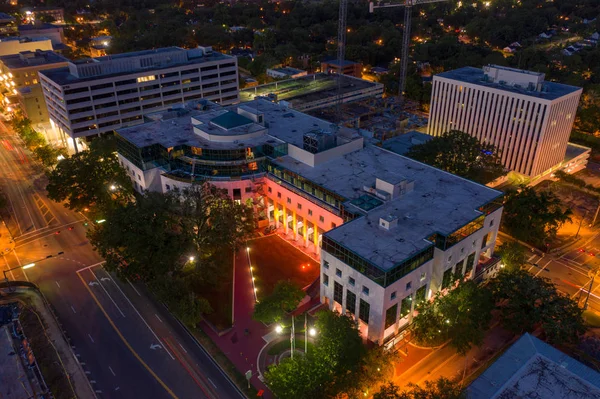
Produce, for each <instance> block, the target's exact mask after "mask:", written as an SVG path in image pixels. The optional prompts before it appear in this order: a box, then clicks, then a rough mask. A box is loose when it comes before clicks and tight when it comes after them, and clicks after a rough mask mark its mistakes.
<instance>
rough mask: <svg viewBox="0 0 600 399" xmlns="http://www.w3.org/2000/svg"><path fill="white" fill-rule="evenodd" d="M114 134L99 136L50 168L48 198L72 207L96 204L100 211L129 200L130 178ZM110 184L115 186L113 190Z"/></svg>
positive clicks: (48, 173) (98, 212)
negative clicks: (117, 147)
mask: <svg viewBox="0 0 600 399" xmlns="http://www.w3.org/2000/svg"><path fill="white" fill-rule="evenodd" d="M112 140H113V139H112V138H108V137H106V138H97V139H95V140H94V141H92V143H91V145H90V148H89V150H85V151H80V152H79V153H77V154H74V155H72V156H70V157H65V159H63V160H62V161H60V162H59V163H58V164H57V165H56V168H55V169H54V170H51V171H48V172H47V176H48V185H47V186H46V190H47V191H48V198H50V199H51V200H53V201H57V202H63V201H65V202H66V205H67V207H68V208H69V209H74V210H77V211H83V210H84V209H85V208H93V211H94V213H95V214H101V213H102V212H103V211H104V210H105V208H109V207H112V206H113V205H115V204H117V203H123V202H126V201H129V200H130V199H131V196H132V192H133V189H132V186H131V180H130V179H129V177H128V176H127V173H126V172H125V170H124V169H123V168H121V166H120V165H119V160H118V158H117V155H116V152H115V151H114V147H113V145H112V144H113V141H112ZM111 186H114V187H116V189H115V190H111Z"/></svg>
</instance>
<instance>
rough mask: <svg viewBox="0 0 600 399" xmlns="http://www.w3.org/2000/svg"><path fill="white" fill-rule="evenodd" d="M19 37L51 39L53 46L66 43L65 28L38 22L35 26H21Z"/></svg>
mask: <svg viewBox="0 0 600 399" xmlns="http://www.w3.org/2000/svg"><path fill="white" fill-rule="evenodd" d="M19 35H21V36H26V37H30V38H32V39H33V38H40V37H41V38H45V39H50V41H51V42H52V45H54V46H56V45H61V44H64V42H65V35H64V28H63V27H62V26H59V25H53V24H48V23H44V22H37V23H34V24H27V25H19Z"/></svg>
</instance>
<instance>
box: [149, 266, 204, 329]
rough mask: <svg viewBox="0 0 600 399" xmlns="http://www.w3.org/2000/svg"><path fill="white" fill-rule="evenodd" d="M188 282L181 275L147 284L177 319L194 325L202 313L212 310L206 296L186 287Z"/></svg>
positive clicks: (191, 325)
mask: <svg viewBox="0 0 600 399" xmlns="http://www.w3.org/2000/svg"><path fill="white" fill-rule="evenodd" d="M188 285H189V282H188V281H186V280H185V279H184V278H182V277H169V276H166V277H164V278H160V279H156V280H153V281H151V282H150V284H149V286H150V289H151V290H152V291H153V293H154V294H155V295H156V296H157V297H158V298H159V299H160V300H161V301H163V302H164V303H165V304H166V305H167V306H168V307H169V310H170V311H171V312H173V313H174V314H175V315H176V316H177V317H178V318H179V320H181V321H182V322H183V323H184V324H186V325H187V326H189V327H195V326H196V324H198V323H199V322H200V319H201V317H202V315H204V314H208V313H211V312H212V308H211V306H210V303H209V302H208V300H206V298H201V297H199V296H197V295H196V294H195V293H194V292H193V291H192V290H191V289H189V287H188Z"/></svg>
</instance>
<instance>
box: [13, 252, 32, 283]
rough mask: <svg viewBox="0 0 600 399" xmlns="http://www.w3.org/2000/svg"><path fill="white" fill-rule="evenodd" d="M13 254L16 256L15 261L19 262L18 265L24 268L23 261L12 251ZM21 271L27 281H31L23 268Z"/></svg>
mask: <svg viewBox="0 0 600 399" xmlns="http://www.w3.org/2000/svg"><path fill="white" fill-rule="evenodd" d="M12 254H13V255H14V256H15V259H16V260H17V263H18V264H19V266H23V264H22V263H21V259H19V256H18V255H17V252H16V251H12ZM21 271H22V272H23V276H24V277H25V280H27V281H29V277H27V273H26V272H25V269H23V268H22V267H21Z"/></svg>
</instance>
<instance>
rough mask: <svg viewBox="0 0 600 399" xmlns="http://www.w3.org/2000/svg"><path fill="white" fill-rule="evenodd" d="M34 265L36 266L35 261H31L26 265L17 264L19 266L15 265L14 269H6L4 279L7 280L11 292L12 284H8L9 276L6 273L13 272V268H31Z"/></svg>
mask: <svg viewBox="0 0 600 399" xmlns="http://www.w3.org/2000/svg"><path fill="white" fill-rule="evenodd" d="M34 266H35V263H29V264H27V265H25V266H17V267H13V268H12V269H8V270H4V281H6V286H7V287H8V290H9V291H10V292H13V290H12V289H11V288H12V286H10V285H9V284H8V276H7V275H6V273H8V272H11V271H13V270H17V269H30V268H32V267H34Z"/></svg>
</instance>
